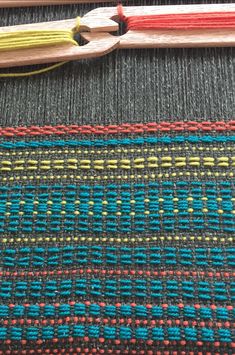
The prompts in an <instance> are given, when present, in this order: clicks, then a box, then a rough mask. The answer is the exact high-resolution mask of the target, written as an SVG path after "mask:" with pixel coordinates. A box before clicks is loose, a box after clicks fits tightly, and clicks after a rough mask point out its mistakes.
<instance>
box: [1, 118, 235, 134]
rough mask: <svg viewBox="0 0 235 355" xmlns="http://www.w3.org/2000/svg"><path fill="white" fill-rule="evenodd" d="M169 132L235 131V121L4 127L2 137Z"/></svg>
mask: <svg viewBox="0 0 235 355" xmlns="http://www.w3.org/2000/svg"><path fill="white" fill-rule="evenodd" d="M158 131H160V132H169V131H175V132H180V131H190V132H194V131H206V132H209V131H217V132H223V131H235V121H234V120H233V121H228V122H225V121H217V122H212V121H202V122H196V121H188V122H184V121H177V122H159V123H156V122H151V123H145V124H142V123H136V124H129V123H123V124H121V125H106V126H90V125H83V126H78V125H68V126H65V125H57V126H42V127H39V126H30V127H2V128H0V136H2V137H15V136H19V137H24V136H40V135H44V136H48V135H53V134H54V135H60V136H61V135H64V134H96V135H99V134H117V133H143V132H149V133H151V132H158Z"/></svg>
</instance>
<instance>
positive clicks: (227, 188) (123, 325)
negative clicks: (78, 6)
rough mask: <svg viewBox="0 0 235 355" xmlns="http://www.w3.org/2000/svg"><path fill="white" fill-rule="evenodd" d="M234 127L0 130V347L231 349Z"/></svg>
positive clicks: (8, 350)
mask: <svg viewBox="0 0 235 355" xmlns="http://www.w3.org/2000/svg"><path fill="white" fill-rule="evenodd" d="M234 130H235V121H229V122H227V123H226V122H188V123H186V122H174V123H172V122H162V123H159V124H157V123H149V124H122V125H111V126H75V125H73V126H61V125H60V126H57V127H52V126H47V127H29V128H27V127H21V128H5V129H4V128H3V129H2V130H1V131H0V133H1V135H2V139H1V143H0V154H1V161H0V172H1V186H0V194H1V199H0V236H1V253H0V257H1V265H2V272H1V282H0V297H1V304H0V314H1V327H0V341H1V350H0V354H38V353H42V354H46V353H49V354H62V353H65V354H69V353H74V354H78V353H83V354H85V353H88V354H93V353H94V354H96V353H99V354H104V353H105V354H106V353H107V354H108V353H110V354H156V353H157V354H162V353H164V354H168V353H169V352H171V351H173V353H182V354H185V351H186V353H190V354H194V353H196V352H195V348H197V349H198V351H199V352H200V353H202V354H204V353H207V354H215V353H223V354H225V353H231V352H232V349H233V347H234V345H235V344H234V338H233V334H232V332H233V320H234V306H233V305H234V297H235V290H234V286H235V282H234V271H233V268H234V257H235V248H234V245H233V240H234V232H235V194H234V166H235V156H234V140H235V138H234V134H233V132H234ZM166 349H167V351H166ZM176 350H177V351H176Z"/></svg>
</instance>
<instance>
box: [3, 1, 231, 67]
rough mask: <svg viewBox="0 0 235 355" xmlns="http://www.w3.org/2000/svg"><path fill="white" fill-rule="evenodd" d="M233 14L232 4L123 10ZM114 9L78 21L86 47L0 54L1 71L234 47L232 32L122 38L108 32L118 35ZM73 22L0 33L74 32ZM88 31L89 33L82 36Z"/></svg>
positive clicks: (150, 33) (183, 32) (142, 33)
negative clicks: (128, 51) (134, 52)
mask: <svg viewBox="0 0 235 355" xmlns="http://www.w3.org/2000/svg"><path fill="white" fill-rule="evenodd" d="M215 11H219V12H222V11H225V12H228V11H231V12H234V11H235V4H221V5H219V4H215V5H179V6H138V7H137V6H133V7H124V13H125V15H126V16H130V15H143V14H144V15H149V14H151V15H152V14H176V13H195V12H215ZM113 19H114V20H115V19H117V8H116V7H105V8H98V9H95V10H92V11H91V12H89V13H88V14H86V15H85V16H84V17H83V18H82V19H81V27H80V31H81V35H82V36H83V38H85V39H86V40H87V41H88V42H89V43H88V44H86V45H85V46H80V47H77V46H73V45H70V44H69V45H68V44H66V45H60V46H58V45H57V46H51V47H50V48H49V50H48V47H47V48H45V47H44V48H34V49H23V50H22V49H21V50H15V51H8V52H0V67H13V66H23V65H28V64H41V63H52V62H59V61H66V60H75V59H81V58H91V57H98V56H102V55H105V54H106V53H108V52H111V51H112V50H114V49H115V48H157V47H167V48H173V47H181V48H183V47H212V46H216V47H226V46H235V29H234V30H231V29H230V30H223V29H221V30H218V29H216V30H205V29H204V30H177V31H176V30H165V31H163V30H161V31H159V30H154V31H128V32H127V33H126V34H124V35H122V36H113V35H111V34H110V33H108V32H112V31H117V30H118V24H117V23H116V22H114V21H113ZM75 24H76V20H75V19H73V20H64V21H55V22H44V23H40V24H28V25H20V26H11V27H2V28H0V32H10V31H22V30H27V29H30V30H36V29H71V30H72V29H73V28H74V27H75ZM84 31H89V32H84Z"/></svg>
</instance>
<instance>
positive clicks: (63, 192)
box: [0, 181, 235, 233]
mask: <svg viewBox="0 0 235 355" xmlns="http://www.w3.org/2000/svg"><path fill="white" fill-rule="evenodd" d="M0 193H1V200H0V233H6V232H17V233H19V232H24V233H32V232H55V233H57V232H60V231H63V232H73V231H78V232H88V231H89V232H98V233H99V232H100V233H102V232H107V233H112V232H113V233H116V232H124V233H126V232H132V231H133V232H147V231H150V232H160V231H165V232H173V231H174V232H176V231H182V232H184V231H202V230H203V231H207V230H209V231H224V232H230V233H233V232H235V214H234V211H235V199H234V198H233V196H234V188H233V183H232V182H219V183H216V182H184V181H181V182H176V183H174V182H162V183H161V184H160V183H149V184H133V185H131V184H125V185H115V184H113V185H107V186H103V185H95V186H87V185H81V186H77V185H68V186H61V185H54V186H47V185H45V186H39V187H38V186H26V187H21V186H13V187H1V188H0ZM221 211H222V212H221Z"/></svg>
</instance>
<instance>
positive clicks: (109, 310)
mask: <svg viewBox="0 0 235 355" xmlns="http://www.w3.org/2000/svg"><path fill="white" fill-rule="evenodd" d="M228 308H229V309H228ZM228 308H226V307H223V306H218V307H214V306H212V307H211V306H203V305H202V306H200V307H198V306H194V305H181V306H178V305H174V304H173V305H172V304H168V305H164V307H163V306H162V305H152V306H151V307H150V306H149V305H148V307H147V306H146V305H144V304H143V305H142V304H136V305H131V304H128V303H119V305H118V306H117V305H115V304H107V305H104V306H102V307H101V306H100V305H99V304H98V303H91V304H89V305H87V304H85V303H81V302H74V304H72V305H71V304H68V303H59V304H57V305H56V306H55V305H53V304H48V303H46V304H45V305H43V306H42V305H40V304H29V305H28V306H25V305H23V304H17V305H13V306H11V307H10V306H8V305H0V318H1V319H6V318H16V319H19V318H25V317H27V318H32V319H39V318H42V317H43V318H47V319H50V318H57V317H83V316H84V317H95V318H98V317H102V318H106V317H108V318H111V319H113V318H114V319H115V318H117V317H121V318H134V319H135V318H136V319H156V320H157V319H182V318H184V319H186V320H202V321H203V320H204V321H208V320H211V319H213V320H214V321H229V320H232V319H234V318H235V308H233V307H232V306H230V307H228Z"/></svg>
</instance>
